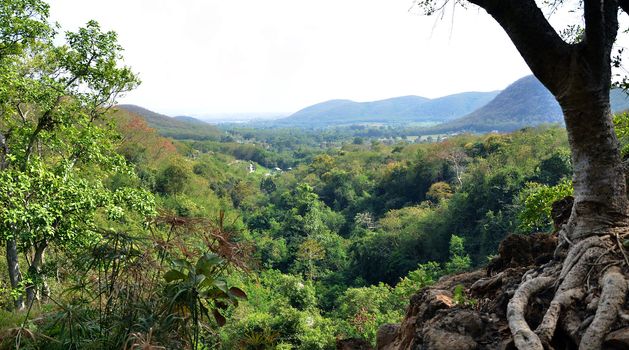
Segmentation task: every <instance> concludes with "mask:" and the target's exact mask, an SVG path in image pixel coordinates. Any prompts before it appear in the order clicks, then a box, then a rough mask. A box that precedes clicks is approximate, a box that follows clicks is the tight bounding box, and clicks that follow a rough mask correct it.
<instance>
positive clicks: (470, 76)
mask: <svg viewBox="0 0 629 350" xmlns="http://www.w3.org/2000/svg"><path fill="white" fill-rule="evenodd" d="M48 2H49V3H50V5H51V18H52V19H53V20H54V21H57V22H59V23H60V24H61V26H62V28H63V30H75V29H76V28H78V27H79V26H81V25H83V24H85V23H86V22H87V21H88V20H90V19H95V20H97V21H98V22H100V24H101V26H102V27H103V28H104V29H106V30H114V31H116V32H117V33H118V37H119V41H120V44H121V45H122V46H123V47H124V49H125V51H124V56H125V64H126V65H129V66H131V67H132V68H133V70H134V71H135V72H137V73H138V74H139V76H140V79H141V80H142V84H141V85H140V87H138V88H137V89H136V90H134V91H132V92H130V93H128V94H127V95H126V96H124V97H123V98H122V99H120V102H121V103H133V104H137V105H140V106H143V107H145V108H149V109H151V110H154V111H156V112H160V113H164V114H168V115H193V116H204V115H210V114H216V113H276V112H277V113H291V112H295V111H297V110H299V109H301V108H304V107H306V106H309V105H312V104H314V103H318V102H322V101H326V100H330V99H351V100H354V101H372V100H378V99H385V98H390V97H396V96H404V95H419V96H425V97H429V98H435V97H440V96H445V95H449V94H453V93H457V92H463V91H492V90H500V89H504V88H505V87H506V86H507V85H509V84H510V83H512V82H513V81H515V80H516V79H518V78H520V77H523V76H525V75H528V74H530V70H529V69H528V67H527V66H526V64H525V63H524V61H523V60H522V58H521V57H520V55H519V54H518V52H517V51H516V49H515V47H514V46H513V44H512V43H511V42H510V41H509V38H508V37H507V36H506V34H504V32H503V31H502V29H501V28H500V27H499V26H498V25H497V24H496V23H495V22H494V21H493V20H492V19H491V17H489V16H488V15H487V14H486V13H485V12H484V11H482V10H480V9H478V8H474V7H470V8H469V9H462V8H457V9H456V10H455V11H454V13H452V11H451V10H449V11H448V12H447V13H445V15H444V16H443V18H441V19H439V18H435V17H426V16H423V15H421V14H420V13H419V12H418V11H416V10H413V9H411V10H410V11H409V9H410V7H411V5H412V0H316V1H313V0H308V1H306V0H179V1H172V0H169V1H167V0H49V1H48Z"/></svg>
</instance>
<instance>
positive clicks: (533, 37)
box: [468, 0, 629, 94]
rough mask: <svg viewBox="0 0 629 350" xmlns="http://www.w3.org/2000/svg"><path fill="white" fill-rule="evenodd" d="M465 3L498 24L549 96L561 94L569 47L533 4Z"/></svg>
mask: <svg viewBox="0 0 629 350" xmlns="http://www.w3.org/2000/svg"><path fill="white" fill-rule="evenodd" d="M468 1H469V2H470V3H472V4H475V5H478V6H480V7H482V8H483V9H485V11H487V13H489V14H490V15H491V16H492V17H493V18H494V19H495V20H496V21H497V22H498V24H500V26H501V27H502V28H503V29H504V31H505V32H506V33H507V35H508V36H509V38H510V39H511V41H512V42H513V43H514V45H515V47H516V48H517V49H518V51H519V52H520V54H521V55H522V57H523V58H524V60H525V61H526V63H527V64H528V66H529V67H530V68H531V71H532V72H533V74H535V76H536V77H537V78H538V79H539V80H540V81H541V82H542V83H543V84H544V85H545V86H546V87H547V88H548V89H549V90H550V91H551V92H553V94H556V93H558V92H559V91H560V90H561V83H560V82H561V81H562V80H563V77H564V76H565V74H566V71H567V68H568V66H569V65H568V62H569V60H570V51H571V46H570V45H569V44H568V43H566V42H565V41H563V39H561V37H560V36H559V34H557V32H556V31H555V29H554V28H553V27H552V26H551V25H550V23H549V22H548V20H547V19H546V17H545V16H544V14H543V13H542V10H540V8H539V7H538V6H537V4H536V3H535V1H534V0H468ZM628 1H629V0H628Z"/></svg>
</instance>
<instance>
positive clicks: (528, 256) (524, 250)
mask: <svg viewBox="0 0 629 350" xmlns="http://www.w3.org/2000/svg"><path fill="white" fill-rule="evenodd" d="M556 247H557V237H556V236H554V235H549V234H545V233H537V234H532V235H517V234H511V235H509V236H507V237H506V238H505V239H504V240H503V241H502V242H500V246H499V247H498V257H497V258H495V259H493V260H492V261H491V262H490V263H489V265H488V266H487V273H488V275H490V276H491V275H492V274H494V273H498V272H500V271H503V270H505V269H507V268H514V267H523V266H532V265H541V264H544V263H546V262H548V261H550V259H552V257H553V253H554V251H555V248H556Z"/></svg>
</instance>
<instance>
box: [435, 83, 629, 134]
mask: <svg viewBox="0 0 629 350" xmlns="http://www.w3.org/2000/svg"><path fill="white" fill-rule="evenodd" d="M610 97H611V103H612V110H613V111H614V112H620V111H623V110H626V109H627V108H629V97H627V95H626V94H625V93H624V92H623V91H622V90H620V89H614V90H612V92H611V94H610ZM545 123H560V124H562V123H563V115H562V112H561V108H560V107H559V104H558V103H557V101H556V100H555V98H554V97H553V95H552V94H551V93H550V92H549V91H548V90H547V89H546V87H544V86H543V85H542V83H540V82H539V80H537V79H536V78H535V77H534V76H532V75H529V76H526V77H524V78H521V79H519V80H517V81H516V82H514V83H513V84H511V85H509V86H508V87H507V88H506V89H505V90H503V91H502V92H501V93H500V94H498V96H496V98H494V99H493V100H492V101H491V102H489V103H488V104H486V105H485V106H483V107H481V108H479V109H478V110H476V111H474V112H472V113H470V114H469V115H467V116H465V117H462V118H459V119H456V120H452V121H450V122H447V123H444V124H441V125H438V126H435V127H431V128H428V129H426V131H425V133H426V134H430V133H450V132H461V131H471V132H480V133H482V132H489V131H493V130H497V131H513V130H516V129H519V128H522V127H526V126H535V125H540V124H545Z"/></svg>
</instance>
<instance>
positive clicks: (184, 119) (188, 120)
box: [173, 115, 208, 125]
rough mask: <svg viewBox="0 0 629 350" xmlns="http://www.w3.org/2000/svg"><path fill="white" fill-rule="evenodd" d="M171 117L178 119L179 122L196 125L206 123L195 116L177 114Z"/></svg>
mask: <svg viewBox="0 0 629 350" xmlns="http://www.w3.org/2000/svg"><path fill="white" fill-rule="evenodd" d="M173 119H176V120H179V121H181V122H184V123H189V124H196V125H207V124H208V123H206V122H204V121H203V120H200V119H197V118H195V117H190V116H187V115H178V116H176V117H173Z"/></svg>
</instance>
